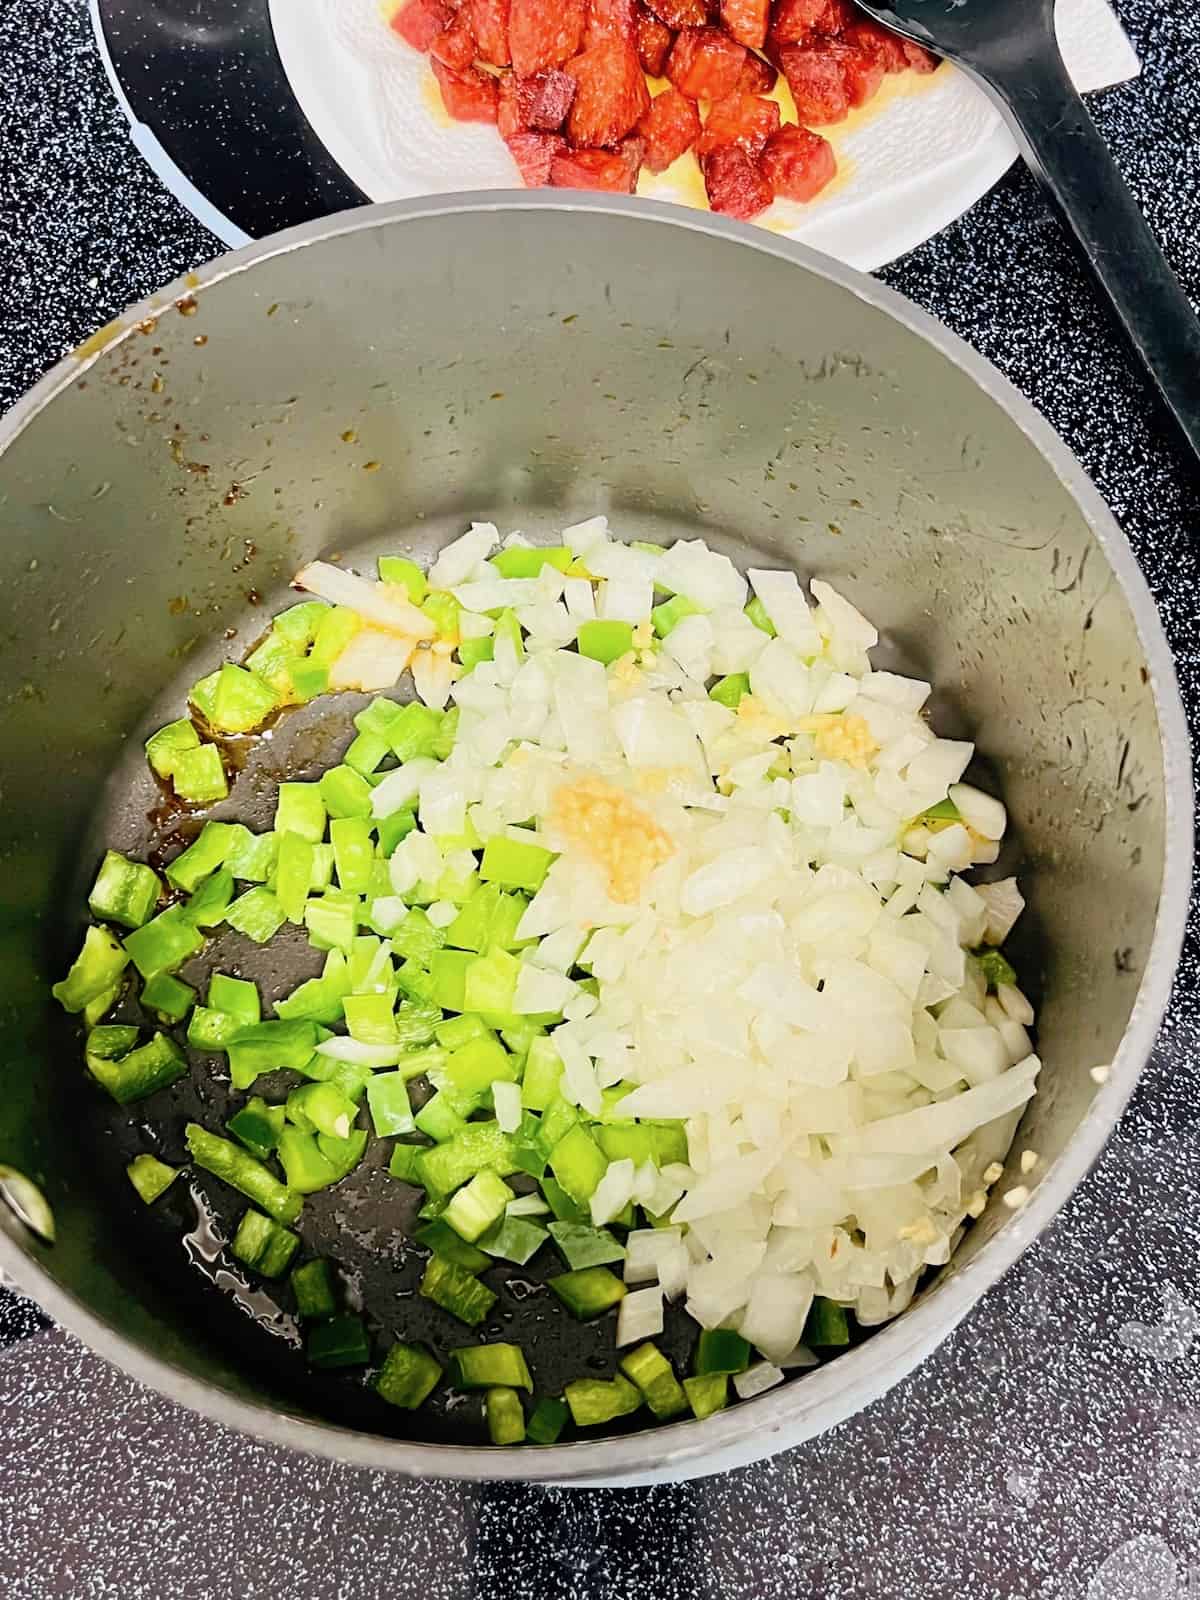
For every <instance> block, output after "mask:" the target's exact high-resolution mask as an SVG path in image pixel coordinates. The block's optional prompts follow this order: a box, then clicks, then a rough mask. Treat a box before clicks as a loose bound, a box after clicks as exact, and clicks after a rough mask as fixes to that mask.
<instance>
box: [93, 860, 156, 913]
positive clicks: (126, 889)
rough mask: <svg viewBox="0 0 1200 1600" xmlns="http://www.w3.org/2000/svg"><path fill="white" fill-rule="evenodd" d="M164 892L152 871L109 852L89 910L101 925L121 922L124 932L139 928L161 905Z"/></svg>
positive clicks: (94, 886)
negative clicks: (159, 902) (159, 901)
mask: <svg viewBox="0 0 1200 1600" xmlns="http://www.w3.org/2000/svg"><path fill="white" fill-rule="evenodd" d="M161 892H162V884H161V883H160V882H159V881H158V873H157V872H155V871H154V869H153V867H147V866H143V864H142V863H141V862H140V861H129V860H127V859H126V858H125V857H124V856H123V855H119V854H118V853H117V851H115V850H106V851H105V852H104V860H103V861H102V862H101V863H100V871H99V872H98V873H97V874H96V881H95V883H94V884H93V885H92V892H91V894H89V895H88V909H89V910H90V911H91V913H92V915H93V916H94V917H95V918H96V920H97V921H98V922H119V923H120V924H121V926H122V927H124V928H140V927H141V926H142V924H143V923H144V922H146V921H147V920H148V919H149V917H150V915H151V913H152V912H153V910H154V907H155V906H156V905H157V904H158V897H159V895H160V894H161Z"/></svg>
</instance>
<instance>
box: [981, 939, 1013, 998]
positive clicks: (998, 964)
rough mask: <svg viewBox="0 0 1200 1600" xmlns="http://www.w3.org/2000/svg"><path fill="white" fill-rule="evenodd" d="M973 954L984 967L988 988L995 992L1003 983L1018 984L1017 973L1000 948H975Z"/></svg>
mask: <svg viewBox="0 0 1200 1600" xmlns="http://www.w3.org/2000/svg"><path fill="white" fill-rule="evenodd" d="M972 954H973V955H974V957H975V959H976V961H978V962H979V965H980V967H981V968H982V969H983V976H984V978H985V979H986V980H987V986H988V988H989V989H991V990H992V991H993V992H995V990H997V989H998V988H999V987H1000V985H1001V984H1002V983H1007V984H1010V985H1015V984H1016V981H1017V975H1016V973H1015V972H1014V971H1013V969H1012V967H1011V966H1010V965H1009V963H1008V962H1007V961H1006V960H1005V958H1004V957H1003V956H1002V955H1001V954H1000V952H999V950H993V949H991V948H986V949H982V950H975V951H973V952H972Z"/></svg>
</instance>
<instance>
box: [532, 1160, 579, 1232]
mask: <svg viewBox="0 0 1200 1600" xmlns="http://www.w3.org/2000/svg"><path fill="white" fill-rule="evenodd" d="M540 1181H541V1186H542V1193H543V1195H545V1197H546V1204H547V1205H548V1206H549V1207H550V1209H551V1211H553V1213H554V1215H555V1218H556V1219H557V1220H558V1221H559V1222H577V1223H582V1224H584V1225H585V1226H589V1227H590V1225H591V1224H590V1222H589V1221H588V1219H589V1217H590V1215H591V1211H590V1209H589V1208H588V1207H586V1206H578V1205H576V1204H575V1202H574V1200H572V1199H571V1196H570V1195H569V1194H568V1193H567V1191H566V1190H565V1189H564V1188H562V1187H561V1185H560V1184H558V1183H556V1182H555V1180H554V1179H553V1178H552V1177H551V1176H550V1174H549V1173H546V1175H545V1176H544V1177H543V1178H542V1179H541V1180H540Z"/></svg>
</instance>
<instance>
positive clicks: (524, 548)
mask: <svg viewBox="0 0 1200 1600" xmlns="http://www.w3.org/2000/svg"><path fill="white" fill-rule="evenodd" d="M572 559H573V558H572V556H571V552H570V551H569V550H568V549H567V547H566V546H565V545H560V544H555V545H544V544H535V545H521V544H511V545H509V546H508V548H507V549H506V550H499V551H497V552H496V554H495V555H494V556H489V558H488V566H489V567H495V569H496V571H497V572H498V573H499V574H500V576H501V577H502V578H536V577H537V575H538V573H539V572H540V571H541V570H542V568H543V567H553V568H554V569H555V571H557V572H565V571H566V570H567V568H568V567H569V566H570V565H571V561H572Z"/></svg>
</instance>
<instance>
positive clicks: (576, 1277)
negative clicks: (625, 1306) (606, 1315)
mask: <svg viewBox="0 0 1200 1600" xmlns="http://www.w3.org/2000/svg"><path fill="white" fill-rule="evenodd" d="M546 1282H547V1284H548V1285H549V1287H550V1288H551V1289H553V1291H554V1293H555V1294H556V1295H557V1296H558V1298H559V1299H560V1300H561V1301H562V1303H563V1305H565V1306H566V1308H567V1310H568V1311H569V1312H570V1313H571V1315H572V1316H573V1317H578V1318H579V1320H580V1321H581V1322H582V1321H584V1320H586V1319H587V1318H588V1317H598V1316H599V1315H600V1314H601V1312H603V1311H607V1310H609V1308H610V1307H612V1306H615V1305H616V1304H617V1302H618V1301H619V1300H623V1299H624V1298H625V1285H624V1284H623V1283H622V1282H621V1280H620V1278H618V1277H617V1276H616V1275H615V1274H614V1273H612V1272H610V1271H609V1270H608V1268H607V1267H581V1268H580V1269H579V1271H577V1272H564V1273H561V1274H560V1275H559V1276H558V1277H556V1278H547V1280H546Z"/></svg>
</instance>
